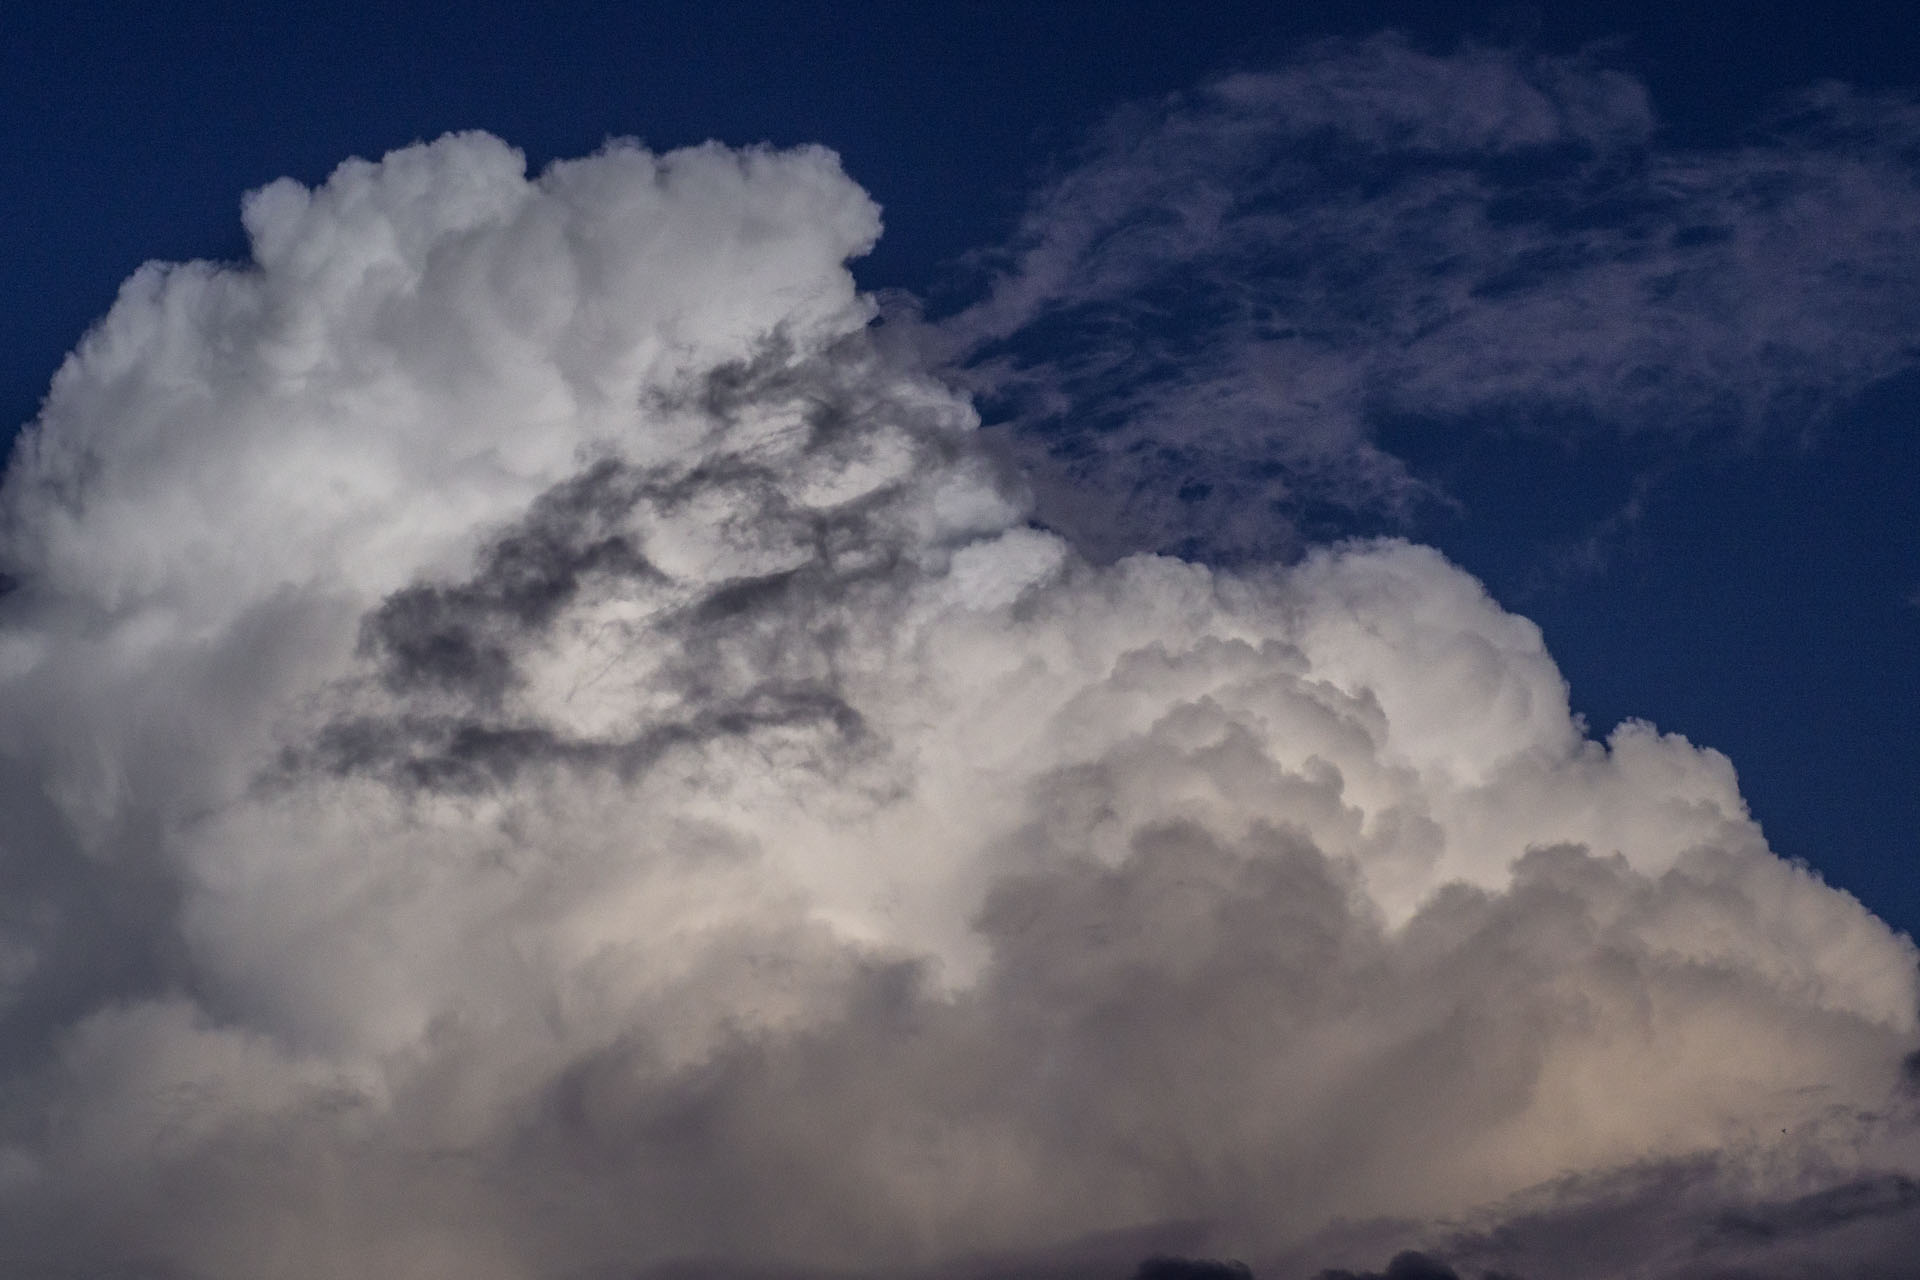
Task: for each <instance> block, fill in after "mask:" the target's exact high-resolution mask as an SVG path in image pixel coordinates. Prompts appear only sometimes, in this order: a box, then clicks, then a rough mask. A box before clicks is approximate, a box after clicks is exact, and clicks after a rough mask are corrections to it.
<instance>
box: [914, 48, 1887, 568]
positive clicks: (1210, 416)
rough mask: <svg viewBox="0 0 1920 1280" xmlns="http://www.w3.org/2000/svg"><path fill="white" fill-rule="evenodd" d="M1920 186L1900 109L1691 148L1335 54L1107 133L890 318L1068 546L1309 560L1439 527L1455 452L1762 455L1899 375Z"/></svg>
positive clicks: (1398, 60) (1526, 79)
mask: <svg viewBox="0 0 1920 1280" xmlns="http://www.w3.org/2000/svg"><path fill="white" fill-rule="evenodd" d="M1916 175H1920V131H1917V130H1916V113H1915V111H1914V109H1913V107H1912V105H1911V104H1910V103H1906V102H1903V101H1900V100H1896V99H1891V98H1888V99H1879V98H1869V97H1864V96H1860V95H1855V94H1851V93H1849V92H1847V91H1845V90H1843V89H1840V88H1837V87H1831V86H1830V87H1827V88H1823V89H1820V90H1818V91H1815V92H1811V93H1808V94H1806V95H1804V96H1803V97H1802V98H1801V99H1799V100H1797V101H1796V102H1794V103H1793V104H1791V107H1790V109H1788V110H1786V111H1783V112H1781V113H1780V114H1779V116H1778V118H1776V119H1775V120H1773V121H1771V122H1769V124H1768V128H1767V130H1766V132H1765V133H1756V135H1755V136H1753V137H1751V138H1750V139H1748V140H1746V141H1744V142H1742V143H1741V144H1739V145H1732V146H1726V147H1721V148H1716V149H1685V148H1681V147H1677V146H1675V145H1674V144H1673V143H1671V142H1670V141H1668V140H1667V139H1666V138H1665V137H1664V136H1663V135H1662V133H1661V131H1660V130H1659V128H1658V122H1657V120H1656V118H1655V115H1654V112H1653V110H1652V107H1651V105H1650V103H1649V101H1648V97H1647V94H1646V91H1645V89H1644V87H1643V86H1642V85H1641V84H1640V83H1639V82H1638V81H1637V80H1635V79H1633V78H1632V77H1630V76H1628V75H1626V74H1624V73H1622V72H1619V71H1616V70H1612V69H1610V68H1608V67H1607V66H1605V65H1604V64H1603V63H1600V62H1597V61H1594V60H1592V59H1590V58H1556V57H1549V56H1543V55H1533V54H1527V53H1520V52H1514V51H1507V50H1495V49H1484V48H1475V47H1472V46H1467V47H1465V48H1462V49H1460V50H1458V51H1455V52H1453V53H1450V54H1445V55H1436V54H1430V53H1425V52H1422V51H1419V50H1416V49H1414V48H1412V47H1410V46H1409V45H1408V44H1407V43H1406V42H1405V41H1404V40H1402V39H1400V38H1398V37H1394V36H1390V35H1388V36H1377V37H1374V38H1372V39H1369V40H1363V41H1333V42H1328V43H1326V44H1323V45H1319V46H1316V47H1314V48H1311V49H1309V50H1308V51H1306V52H1305V53H1303V54H1302V55H1301V56H1300V57H1298V58H1297V59H1296V60H1294V61H1293V62H1292V63H1291V64H1289V65H1286V66H1284V67H1281V68H1279V69H1277V70H1275V71H1271V72H1265V73H1243V74H1238V75H1234V76H1230V77H1227V78H1226V79H1223V80H1220V81H1217V82H1215V83H1212V84H1209V85H1206V86H1204V87H1202V88H1201V89H1199V90H1197V91H1195V92H1193V93H1191V94H1181V95H1175V96H1172V97H1170V98H1168V99H1166V100H1164V101H1161V102H1157V103H1147V104H1138V105H1136V106H1134V107H1131V108H1129V109H1127V110H1124V111H1121V112H1118V113H1116V114H1115V115H1114V116H1113V117H1112V118H1111V119H1110V120H1109V121H1108V122H1107V123H1106V125H1105V126H1104V127H1103V128H1102V129H1101V130H1100V131H1098V132H1097V133H1096V134H1095V135H1094V136H1093V137H1092V138H1091V139H1090V140H1089V142H1088V143H1087V145H1086V147H1085V149H1084V151H1083V153H1082V154H1081V155H1080V156H1079V157H1077V159H1076V160H1075V161H1074V162H1073V163H1072V164H1070V165H1069V166H1067V168H1066V169H1065V171H1064V172H1063V173H1062V174H1061V175H1060V176H1059V177H1058V178H1057V179H1056V180H1055V181H1054V182H1053V183H1052V184H1051V185H1049V186H1047V187H1046V188H1044V189H1043V190H1042V191H1041V192H1040V193H1039V194H1038V195H1037V196H1036V197H1035V198H1034V199H1033V201H1032V203H1031V205H1030V207H1029V209H1028V211H1027V213H1026V215H1025V218H1024V220H1023V222H1022V224H1021V226H1020V229H1019V231H1018V233H1017V234H1016V236H1015V237H1014V239H1013V241H1012V243H1011V244H1010V245H1008V246H1007V247H1006V248H1004V249H1003V250H1001V251H999V252H998V253H997V254H994V255H991V256H989V257H988V258H987V259H985V260H986V261H987V262H988V263H989V264H990V274H989V276H988V278H987V279H986V281H985V283H984V287H983V289H982V296H980V297H979V299H978V300H977V301H975V302H973V303H972V304H971V305H969V306H966V307H964V308H963V309H961V310H959V311H958V312H957V313H954V314H949V315H945V316H943V317H942V318H940V319H939V320H938V321H937V323H933V324H931V325H920V324H917V323H916V322H915V319H914V316H913V312H912V309H911V308H902V309H900V311H899V314H898V316H897V318H898V319H899V320H901V321H902V322H903V324H904V327H905V328H906V329H907V330H908V331H909V332H912V333H914V334H915V335H916V336H917V337H918V338H919V339H920V341H921V342H922V343H923V344H924V346H925V347H926V348H927V350H928V351H929V352H930V353H931V355H932V358H933V359H935V360H936V361H945V362H947V363H948V364H949V366H950V367H951V369H952V376H953V377H955V378H956V379H959V380H960V381H962V382H963V383H964V384H965V385H968V386H970V387H973V388H975V389H976V390H978V391H980V392H982V393H985V394H987V395H988V398H989V399H988V403H989V407H990V408H991V409H992V410H993V417H994V419H995V425H994V428H993V429H994V431H995V432H996V433H998V434H1001V435H1003V436H1004V437H1005V438H1006V444H1007V446H1008V447H1009V449H1010V450H1011V451H1012V452H1013V453H1015V454H1016V455H1017V456H1019V457H1021V458H1023V459H1026V460H1027V461H1028V463H1029V465H1030V466H1031V467H1032V468H1033V469H1034V471H1035V472H1036V475H1037V476H1038V481H1037V487H1036V492H1037V497H1038V500H1039V507H1038V512H1039V514H1040V515H1041V516H1042V517H1043V518H1044V519H1045V520H1046V521H1047V523H1049V524H1050V525H1051V526H1052V527H1055V528H1059V529H1062V530H1064V531H1066V532H1068V533H1069V535H1070V536H1072V537H1073V538H1074V539H1075V540H1076V542H1077V543H1079V544H1080V545H1082V546H1083V548H1085V549H1087V550H1089V551H1093V552H1096V553H1098V554H1100V555H1102V556H1106V557H1111V556H1116V555H1120V554H1124V553H1126V552H1128V551H1134V550H1141V549H1149V550H1156V549H1157V550H1169V551H1181V552H1191V551H1196V550H1197V551H1199V552H1202V553H1204V554H1205V555H1207V556H1208V557H1209V558H1214V559H1220V558H1223V557H1239V558H1242V559H1246V558H1254V559H1257V558H1261V557H1263V556H1271V555H1275V554H1283V555H1291V554H1297V553H1298V551H1299V550H1300V548H1301V546H1302V545H1303V543H1305V542H1308V541H1311V540H1312V539H1313V538H1314V537H1315V536H1317V531H1318V530H1321V529H1324V528H1326V527H1327V526H1328V525H1329V524H1333V525H1336V526H1338V525H1340V524H1341V523H1343V522H1344V523H1345V524H1346V525H1347V526H1348V527H1351V525H1352V523H1353V522H1354V520H1355V518H1356V516H1358V517H1362V518H1373V519H1376V520H1377V519H1379V518H1381V517H1385V518H1386V519H1389V520H1394V519H1400V520H1404V519H1406V518H1408V517H1409V516H1410V515H1411V514H1412V513H1413V512H1415V511H1416V510H1418V509H1420V508H1421V507H1422V506H1423V505H1428V504H1431V503H1432V502H1434V501H1435V500H1444V499H1445V496H1446V495H1445V494H1443V493H1438V492H1436V491H1435V489H1434V488H1433V485H1434V484H1435V483H1436V481H1437V479H1438V478H1437V477H1435V476H1433V475H1431V474H1427V473H1425V472H1423V468H1422V466H1421V464H1420V459H1421V457H1422V456H1423V455H1428V456H1430V455H1434V454H1438V453H1439V452H1440V450H1438V449H1435V448H1433V447H1432V446H1429V445H1423V444H1421V443H1420V442H1421V441H1422V440H1424V439H1426V438H1428V437H1431V436H1433V435H1435V434H1448V435H1457V434H1459V433H1464V432H1468V431H1485V430H1487V429H1488V425H1489V424H1493V425H1494V429H1496V430H1502V431H1518V432H1544V433H1548V434H1551V435H1553V436H1556V437H1561V438H1567V439H1573V440H1580V439H1590V438H1592V437H1594V436H1607V435H1616V436H1623V437H1627V438H1645V437H1648V436H1660V437H1667V436H1673V435H1677V436H1679V437H1681V438H1682V439H1686V440H1689V441H1693V442H1698V441H1700V440H1702V439H1710V440H1714V441H1718V442H1722V443H1732V444H1734V445H1736V446H1745V445H1748V444H1751V443H1752V442H1753V441H1754V440H1756V439H1764V438H1767V437H1769V436H1772V435H1777V434H1785V433H1793V434H1798V433H1800V432H1803V431H1804V430H1805V429H1806V427H1807V424H1808V423H1809V421H1810V420H1814V419H1817V418H1818V417H1819V416H1820V415H1821V414H1822V413H1823V412H1824V411H1825V410H1827V409H1829V408H1831V407H1832V406H1834V405H1835V404H1836V403H1838V402H1840V401H1843V400H1844V399H1845V398H1846V397H1848V396H1850V395H1852V394H1854V393H1857V392H1858V391H1860V390H1862V389H1863V388H1865V387H1866V386H1867V385H1868V384H1870V383H1871V382H1873V381H1874V380H1876V379H1879V378H1884V377H1886V376H1889V375H1891V374H1894V373H1897V372H1899V371H1901V370H1903V369H1905V368H1908V367H1910V366H1911V365H1912V363H1913V360H1914V357H1915V353H1916V350H1917V349H1920V348H1916V341H1917V340H1920V336H1917V335H1916V331H1915V328H1914V324H1913V316H1914V315H1915V314H1920V274H1917V273H1916V272H1915V270H1914V267H1913V264H1912V260H1911V256H1910V255H1909V254H1907V252H1906V250H1905V240H1906V231H1905V229H1906V228H1907V227H1908V226H1910V225H1911V224H1912V222H1913V220H1914V218H1915V217H1916V216H1920V187H1917V186H1916ZM1410 459H1411V461H1410ZM1626 496H1627V495H1624V494H1623V495H1622V499H1623V502H1624V501H1625V499H1626ZM1636 501H1637V499H1636ZM1628 505H1629V507H1630V508H1631V504H1628ZM1622 518H1624V519H1628V520H1631V518H1632V516H1631V510H1629V512H1628V513H1625V514H1624V515H1623V517H1622Z"/></svg>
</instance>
